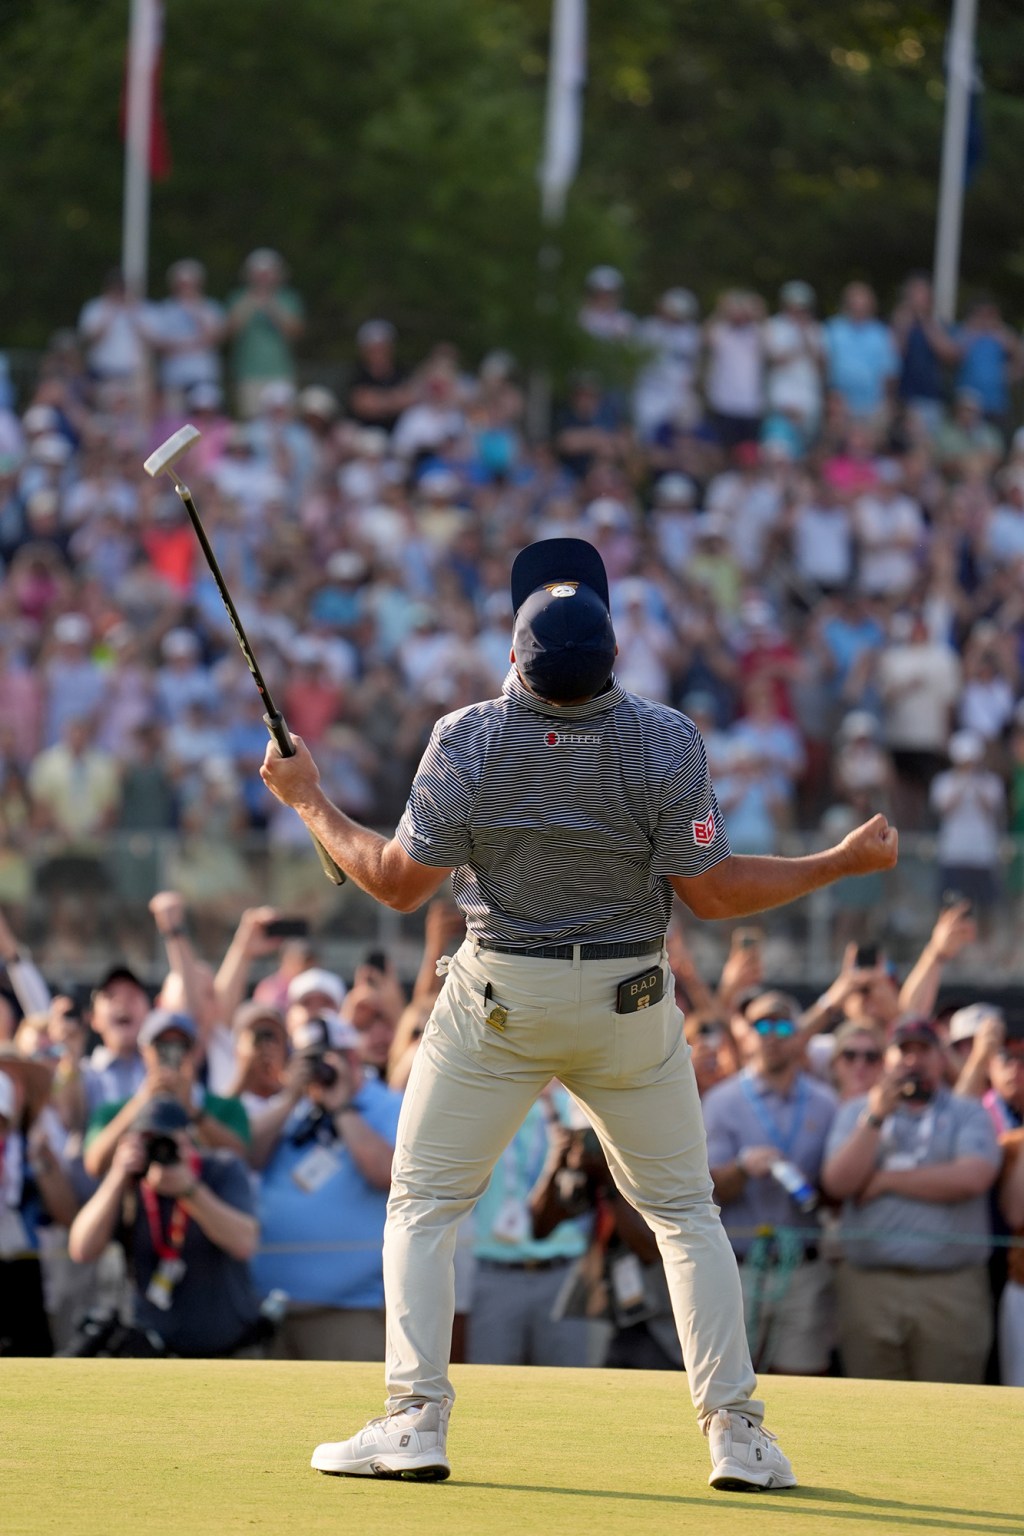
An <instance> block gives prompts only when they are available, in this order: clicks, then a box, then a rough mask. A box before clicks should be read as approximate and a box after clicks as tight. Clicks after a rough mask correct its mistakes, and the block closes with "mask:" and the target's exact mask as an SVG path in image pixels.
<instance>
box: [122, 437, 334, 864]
mask: <svg viewBox="0 0 1024 1536" xmlns="http://www.w3.org/2000/svg"><path fill="white" fill-rule="evenodd" d="M199 437H200V432H199V429H198V427H193V426H184V427H181V428H180V429H179V431H177V432H175V433H174V435H173V437H169V438H168V439H167V441H166V442H165V443H162V444H161V446H160V447H159V448H157V449H155V450H154V452H153V453H151V454H150V456H149V458H148V459H147V460H146V462H145V463H144V464H143V466H142V467H143V469H144V470H145V471H146V474H147V475H149V476H151V477H152V478H153V479H154V480H155V479H156V477H157V475H162V474H164V473H165V472H166V473H168V474H169V475H170V476H171V479H172V480H173V481H174V489H175V490H176V491H177V493H178V499H179V500H180V502H181V504H182V506H183V507H184V508H185V511H186V512H187V513H188V518H189V522H190V523H191V524H192V527H193V529H194V530H195V535H196V538H197V539H198V540H199V543H200V546H201V548H202V551H203V554H204V555H205V557H206V563H207V565H208V566H209V567H210V570H211V572H212V574H213V579H214V581H215V582H216V583H217V591H218V592H219V593H220V597H221V602H222V603H223V604H224V607H225V609H226V610H227V615H228V618H229V619H230V620H231V628H232V629H233V630H234V632H235V639H236V640H237V641H238V644H239V646H240V647H241V651H242V655H243V656H244V657H245V664H246V666H247V667H248V668H249V671H250V672H251V673H252V677H253V682H254V683H255V684H256V687H257V689H258V690H259V695H260V698H261V699H262V700H263V707H264V715H263V723H264V725H265V726H266V727H267V730H268V731H269V732H270V735H271V736H272V737H273V739H274V741H275V742H276V743H277V747H278V751H279V752H280V753H281V756H282V757H294V756H295V743H294V742H293V741H292V738H291V732H290V731H289V729H288V727H287V725H286V724H285V719H284V716H283V715H282V714H281V712H280V711H279V710H278V709H277V708H276V707H275V705H274V701H273V699H272V698H271V696H270V689H269V688H268V687H267V685H266V682H265V681H264V678H263V673H262V672H261V671H260V669H259V663H258V662H257V660H256V657H255V655H254V654H253V649H252V646H251V645H250V644H249V641H248V638H247V636H246V633H245V630H244V629H243V627H242V621H241V619H240V618H239V617H238V611H237V609H236V608H235V605H234V603H233V602H232V600H231V593H230V592H229V591H228V585H227V582H226V581H225V580H224V576H223V574H222V572H221V568H220V566H219V565H218V563H217V556H216V555H215V554H214V552H213V547H212V545H211V544H210V541H209V539H208V538H207V536H206V529H205V528H204V527H203V524H202V521H201V519H200V517H199V513H198V512H197V511H196V504H195V502H194V501H193V500H192V492H191V491H190V490H189V488H188V486H187V485H186V484H185V483H184V481H183V480H182V479H181V476H180V475H179V474H178V472H177V470H176V469H175V468H174V466H175V464H176V463H177V461H178V459H180V458H181V455H182V454H183V453H187V451H188V450H189V448H191V447H192V444H193V443H197V442H198V441H199ZM309 835H310V837H312V838H313V846H314V848H315V849H316V854H317V858H318V859H319V860H320V867H321V868H322V869H323V872H324V874H325V875H326V876H327V878H328V880H330V881H331V883H332V884H333V885H343V884H344V883H345V874H344V871H343V870H340V869H339V868H338V866H337V864H335V862H334V860H333V859H332V858H331V856H330V854H329V853H328V852H327V849H326V848H325V847H324V846H323V844H322V843H321V842H320V840H319V838H317V837H313V834H312V832H311V833H310V834H309Z"/></svg>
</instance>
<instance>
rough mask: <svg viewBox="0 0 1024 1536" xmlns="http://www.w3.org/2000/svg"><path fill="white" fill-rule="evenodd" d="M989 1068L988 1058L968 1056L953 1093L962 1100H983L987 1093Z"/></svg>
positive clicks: (989, 1061)
mask: <svg viewBox="0 0 1024 1536" xmlns="http://www.w3.org/2000/svg"><path fill="white" fill-rule="evenodd" d="M990 1066H991V1060H990V1058H989V1057H988V1056H975V1055H971V1056H968V1058H967V1060H966V1061H965V1062H964V1065H963V1069H962V1071H961V1073H960V1076H959V1077H958V1078H957V1080H956V1086H955V1088H954V1089H953V1092H954V1093H955V1094H958V1095H959V1097H960V1098H962V1099H981V1098H984V1096H985V1094H986V1093H987V1092H988V1086H989V1067H990Z"/></svg>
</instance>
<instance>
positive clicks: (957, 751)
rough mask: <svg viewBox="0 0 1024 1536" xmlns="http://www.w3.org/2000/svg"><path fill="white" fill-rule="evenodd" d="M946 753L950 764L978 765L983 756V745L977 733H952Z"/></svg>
mask: <svg viewBox="0 0 1024 1536" xmlns="http://www.w3.org/2000/svg"><path fill="white" fill-rule="evenodd" d="M948 751H949V760H950V762H951V763H957V764H961V763H980V762H981V760H982V758H983V757H984V756H985V743H984V741H983V740H982V738H981V737H980V736H979V735H978V733H977V731H954V732H953V734H952V736H951V737H950V738H949V748H948Z"/></svg>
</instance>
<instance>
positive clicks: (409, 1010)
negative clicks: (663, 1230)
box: [0, 891, 1024, 1385]
mask: <svg viewBox="0 0 1024 1536" xmlns="http://www.w3.org/2000/svg"><path fill="white" fill-rule="evenodd" d="M149 912H150V914H151V917H152V920H153V922H154V924H155V927H156V931H157V933H158V935H159V936H160V939H161V941H162V944H163V946H164V949H165V954H166V970H165V972H164V975H163V980H162V982H161V985H160V987H159V990H158V991H157V993H156V995H155V996H152V995H151V994H150V992H149V990H148V989H147V988H146V986H145V985H144V984H143V983H142V981H141V980H140V979H139V978H138V977H137V976H136V975H135V974H134V973H133V972H132V970H131V969H130V968H129V967H128V966H126V965H124V964H123V963H117V964H114V965H112V966H111V967H110V968H109V970H108V971H107V973H106V974H105V975H104V976H102V977H101V978H100V979H99V981H98V984H97V986H96V988H95V989H94V991H93V993H92V996H91V999H90V1000H89V1004H88V1006H87V1007H86V1008H84V1009H83V1008H80V1007H79V1006H77V1005H76V1003H75V1000H74V999H73V998H70V997H68V996H65V995H59V994H58V995H56V996H53V995H51V993H50V989H49V987H48V985H47V983H46V981H45V978H44V977H43V975H42V973H41V972H40V970H39V969H38V967H37V966H36V965H35V964H34V962H33V961H32V960H31V958H30V957H28V956H27V955H26V954H25V953H24V951H23V949H22V948H20V946H19V942H18V939H17V936H16V934H15V933H14V931H13V930H12V929H11V928H10V926H9V924H8V923H7V921H6V919H4V918H0V958H2V959H3V961H4V965H5V968H6V973H7V978H8V981H9V983H10V985H11V987H12V988H13V992H14V995H15V997H16V998H17V1000H18V1004H19V1008H20V1013H21V1017H20V1019H18V1018H16V1013H15V1009H14V1008H13V1007H12V1008H9V1009H8V1010H7V1012H6V1014H5V1016H4V1018H3V1020H2V1021H0V1022H2V1026H3V1027H2V1029H0V1034H3V1035H4V1036H7V1037H8V1038H7V1039H6V1040H5V1041H4V1043H2V1044H0V1154H2V1162H0V1167H2V1169H3V1184H2V1187H0V1193H2V1199H0V1354H2V1353H5V1352H6V1353H13V1354H33V1355H46V1354H49V1353H51V1352H53V1351H56V1352H59V1353H64V1354H83V1353H87V1354H100V1355H134V1356H138V1355H144V1356H150V1355H159V1354H173V1355H183V1356H186V1357H199V1356H210V1355H214V1356H217V1355H232V1356H238V1355H245V1356H246V1357H259V1358H262V1357H264V1356H266V1355H270V1356H272V1357H274V1358H288V1359H337V1360H380V1359H382V1358H383V1353H384V1310H383V1302H384V1296H383V1276H382V1236H383V1225H384V1214H385V1203H386V1199H387V1191H388V1187H389V1183H390V1170H391V1160H392V1155H393V1150H394V1143H395V1136H396V1129H397V1124H398V1115H399V1111H400V1108H401V1102H402V1094H403V1091H404V1089H405V1086H406V1083H407V1081H408V1078H409V1073H410V1071H411V1069H412V1065H413V1062H414V1059H415V1054H416V1050H417V1048H418V1044H419V1040H420V1038H421V1036H422V1035H423V1032H424V1029H425V1028H426V1027H428V1026H429V1019H430V1013H431V1008H432V1005H433V1002H434V1000H435V998H436V996H437V994H438V992H439V990H440V988H441V987H442V986H443V984H444V976H445V974H446V969H447V960H448V954H446V953H445V952H446V951H448V952H449V954H450V952H451V951H452V950H453V949H454V948H455V947H457V946H458V944H459V943H460V942H461V939H462V937H463V933H464V925H463V919H462V916H461V914H460V913H459V912H458V911H457V909H456V908H455V907H454V906H453V905H452V904H451V902H450V899H449V898H447V897H445V898H441V899H438V900H436V901H434V902H433V903H432V904H431V905H430V907H429V908H428V915H427V921H426V928H425V943H424V948H423V953H422V958H421V964H420V967H419V971H418V974H417V976H416V978H415V981H414V982H413V984H412V985H411V986H408V987H407V986H404V985H403V984H402V983H401V981H400V979H399V978H398V976H397V975H396V973H395V969H394V966H393V965H392V964H391V962H390V960H389V958H388V956H387V954H386V953H371V954H368V955H367V957H366V959H365V961H364V962H363V963H362V964H361V965H360V966H359V967H358V968H357V970H356V972H355V974H354V975H353V976H352V977H351V978H349V979H348V980H346V979H345V978H343V977H341V976H340V975H338V974H337V973H336V972H334V971H331V970H329V969H327V968H326V967H325V966H323V965H322V964H320V963H319V957H318V955H317V953H316V951H315V948H314V947H313V946H312V945H311V944H310V942H309V941H308V939H297V938H290V939H288V938H282V937H280V914H278V913H277V911H276V910H275V909H274V908H271V907H258V908H250V909H248V910H247V911H246V912H245V913H244V914H243V917H242V919H241V922H240V923H239V926H238V929H237V931H236V933H235V934H234V936H233V938H232V941H231V943H230V944H229V946H228V948H227V950H226V951H225V953H224V955H223V956H222V958H221V961H220V964H219V965H218V967H217V968H216V970H214V969H213V968H212V967H211V966H210V965H209V964H208V963H207V962H205V961H203V960H202V959H201V958H200V957H199V956H198V955H197V953H196V950H195V947H194V945H193V943H192V939H191V934H190V923H189V913H188V910H187V907H186V904H185V903H184V901H183V900H182V897H181V895H180V893H178V892H173V891H164V892H159V893H157V895H155V896H154V897H153V898H151V900H150V903H149ZM977 937H978V933H977V924H976V922H975V920H974V918H973V917H972V916H971V914H970V911H969V909H968V905H967V903H966V902H963V903H960V904H959V905H958V906H955V907H949V908H946V909H944V910H942V911H941V912H940V913H939V914H938V916H937V918H936V920H935V923H934V927H933V931H932V933H931V935H930V937H929V939H928V942H927V943H926V945H925V946H924V948H923V950H922V952H921V954H920V956H919V957H918V959H917V961H916V963H915V964H914V965H913V967H912V968H911V969H910V971H909V972H908V973H907V974H906V975H905V976H903V977H901V976H900V975H899V974H898V973H897V971H896V967H895V966H894V965H893V964H892V962H891V960H890V959H889V957H888V956H887V955H886V954H885V953H884V951H881V952H880V951H869V950H866V949H865V947H864V946H857V945H855V944H852V943H851V944H850V945H849V946H848V948H847V951H846V953H845V954H844V957H843V962H842V965H841V967H840V969H839V971H838V974H837V975H836V977H835V978H834V980H833V981H832V983H831V985H830V986H829V987H828V988H827V990H826V991H825V992H824V993H823V994H822V995H821V996H820V997H819V998H817V999H815V1000H814V1001H813V1002H812V1003H811V1004H810V1005H809V1006H806V1007H801V1005H800V1004H799V1002H798V1001H797V1000H796V999H795V998H793V997H792V996H790V995H788V994H787V993H785V992H783V991H780V990H778V988H776V987H774V986H772V985H771V984H770V983H769V981H768V979H767V978H766V975H765V970H764V950H763V943H762V935H761V934H760V932H759V930H757V929H753V928H750V927H738V928H736V929H734V931H733V934H732V944H731V948H730V951H729V957H728V959H727V961H726V964H725V967H724V969H723V971H722V973H721V976H720V977H719V978H718V979H717V981H716V982H712V983H711V984H708V982H706V981H705V979H704V978H703V977H702V975H701V974H700V971H699V970H698V968H697V966H696V964H695V962H694V959H693V955H692V953H691V952H690V950H689V948H688V946H687V943H686V938H685V930H684V929H683V928H682V927H681V926H674V927H673V929H672V931H671V934H670V948H669V958H670V964H671V967H672V973H673V976H674V978H675V986H676V996H677V1001H678V1002H679V1004H680V1006H681V1007H682V1008H683V1010H684V1012H685V1029H686V1036H687V1040H688V1042H689V1044H690V1048H691V1052H692V1058H693V1064H694V1069H695V1073H696V1077H697V1083H698V1088H699V1092H700V1095H701V1103H702V1108H703V1114H704V1122H705V1131H706V1134H707V1144H708V1156H709V1162H710V1167H711V1176H712V1179H713V1181H714V1187H715V1196H716V1199H717V1200H718V1202H719V1204H720V1205H721V1208H722V1211H723V1220H724V1222H725V1225H726V1230H727V1232H728V1234H729V1237H730V1239H731V1241H732V1243H733V1246H734V1249H735V1252H736V1255H737V1259H738V1262H739V1265H740V1272H741V1278H742V1282H743V1291H744V1300H745V1313H746V1319H747V1328H748V1333H749V1337H750V1344H751V1350H752V1354H753V1356H754V1360H755V1363H756V1366H757V1368H758V1369H759V1370H761V1371H781V1372H785V1373H787V1374H798V1375H823V1374H829V1373H833V1374H834V1373H836V1372H842V1373H845V1374H849V1375H856V1376H862V1377H871V1378H890V1379H903V1380H937V1381H939V1380H941V1381H958V1382H975V1383H978V1382H982V1381H984V1380H986V1379H987V1380H990V1381H996V1382H1002V1383H1004V1384H1011V1385H1024V1269H1022V1264H1021V1260H1022V1256H1024V1246H1022V1242H1024V1177H1022V1174H1024V1159H1021V1158H1020V1157H1019V1155H1018V1154H1019V1150H1020V1147H1021V1145H1022V1144H1024V1027H1022V1025H1021V1021H1020V1020H1015V1019H1012V1018H1010V1019H1008V1018H1007V1017H1006V1016H1005V1015H1004V1013H1003V1011H1002V1010H1001V1009H1000V1008H999V1007H998V1006H996V1005H995V1004H993V1003H990V1002H987V1001H985V1000H982V999H979V1000H976V1001H973V1002H971V1003H968V1004H964V1005H961V1006H959V1007H955V1008H954V1007H952V1006H947V1005H945V1004H942V1003H941V1002H940V987H941V986H942V983H943V977H944V972H945V970H946V967H947V966H948V965H949V963H950V962H951V961H952V960H954V959H955V958H956V956H957V955H958V953H960V952H961V951H962V950H963V949H964V948H967V947H970V946H971V945H972V944H975V943H976V942H977ZM453 1349H454V1356H455V1358H456V1360H469V1361H472V1362H476V1363H482V1364H513V1365H514V1364H526V1365H576V1366H586V1365H596V1364H604V1365H609V1366H616V1367H622V1368H630V1369H666V1370H667V1369H680V1368H682V1366H683V1361H682V1357H681V1354H680V1349H679V1342H678V1337H677V1335H676V1332H675V1328H674V1325H673V1321H672V1316H671V1311H670V1307H669V1300H668V1293H667V1288H666V1285H665V1277H664V1272H663V1268H662V1265H661V1260H660V1258H659V1255H658V1251H657V1246H656V1244H655V1242H654V1239H653V1236H652V1234H651V1232H650V1230H649V1229H648V1228H647V1226H646V1224H645V1222H644V1221H643V1219H642V1218H641V1217H639V1216H638V1215H637V1213H636V1212H635V1211H633V1210H632V1208H631V1207H630V1206H629V1205H627V1203H626V1202H625V1201H624V1200H623V1199H622V1197H621V1196H620V1195H619V1194H618V1192H617V1191H616V1189H615V1187H614V1184H613V1183H612V1180H611V1177H610V1175H609V1172H608V1168H607V1165H606V1164H605V1162H604V1158H603V1155H602V1151H601V1147H600V1144H599V1143H598V1141H597V1138H596V1136H595V1135H594V1133H593V1131H592V1129H591V1128H590V1126H589V1124H588V1122H587V1120H586V1117H585V1115H583V1113H582V1112H581V1110H580V1109H579V1107H578V1106H577V1105H576V1104H575V1103H574V1102H573V1101H572V1100H571V1099H570V1097H569V1095H568V1094H567V1093H566V1092H565V1090H564V1089H563V1088H562V1087H561V1085H560V1084H559V1083H557V1082H552V1083H551V1084H549V1085H548V1087H547V1089H546V1090H545V1091H544V1092H543V1093H542V1094H541V1096H540V1097H539V1098H538V1100H537V1102H536V1103H535V1104H534V1105H533V1107H532V1109H531V1111H530V1113H529V1115H528V1116H527V1118H526V1120H525V1122H524V1124H523V1126H522V1127H521V1129H520V1130H519V1131H518V1133H517V1134H516V1136H515V1137H514V1138H513V1140H512V1142H511V1143H510V1144H509V1146H508V1148H507V1149H506V1150H505V1152H504V1153H503V1154H502V1156H501V1158H500V1159H499V1162H498V1165H497V1167H496V1169H495V1172H494V1174H493V1176H492V1178H491V1180H490V1183H489V1185H488V1187H487V1189H486V1190H485V1192H484V1193H483V1195H482V1197H481V1199H480V1201H479V1203H478V1205H477V1206H476V1208H475V1209H474V1211H473V1212H472V1213H471V1215H470V1216H469V1217H468V1218H467V1219H466V1221H464V1222H463V1224H462V1228H461V1230H460V1237H459V1242H458V1246H457V1250H456V1321H455V1332H454V1336H453Z"/></svg>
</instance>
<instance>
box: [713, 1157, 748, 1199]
mask: <svg viewBox="0 0 1024 1536" xmlns="http://www.w3.org/2000/svg"><path fill="white" fill-rule="evenodd" d="M711 1182H712V1184H713V1185H714V1194H715V1199H716V1200H717V1201H718V1203H719V1205H731V1204H732V1202H733V1201H734V1200H738V1199H739V1198H740V1195H742V1193H743V1191H744V1189H745V1188H746V1187H747V1176H746V1174H745V1173H744V1172H743V1169H742V1168H741V1167H740V1165H739V1163H722V1164H720V1165H719V1167H717V1168H712V1169H711Z"/></svg>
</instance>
